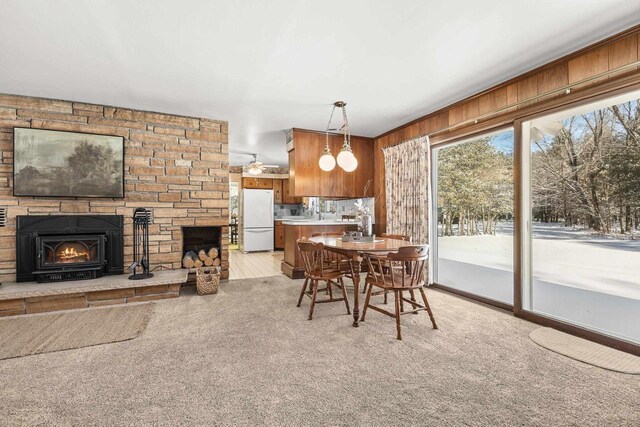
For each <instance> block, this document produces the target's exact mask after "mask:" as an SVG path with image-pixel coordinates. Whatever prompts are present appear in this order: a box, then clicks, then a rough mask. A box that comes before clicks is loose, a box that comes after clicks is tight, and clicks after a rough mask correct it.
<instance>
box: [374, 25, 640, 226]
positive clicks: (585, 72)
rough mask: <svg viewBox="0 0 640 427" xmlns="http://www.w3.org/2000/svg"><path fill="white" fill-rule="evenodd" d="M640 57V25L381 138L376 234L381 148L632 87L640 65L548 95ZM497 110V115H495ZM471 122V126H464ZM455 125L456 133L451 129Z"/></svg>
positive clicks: (466, 131) (382, 215)
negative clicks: (624, 87)
mask: <svg viewBox="0 0 640 427" xmlns="http://www.w3.org/2000/svg"><path fill="white" fill-rule="evenodd" d="M639 59H640V26H636V27H633V28H630V29H628V30H626V31H624V32H622V33H620V34H617V35H615V36H613V37H610V38H608V39H605V40H603V41H601V42H598V43H595V44H593V45H591V46H589V47H587V48H584V49H581V50H579V51H577V52H574V53H572V54H570V55H567V56H565V57H563V58H560V59H558V60H556V61H553V62H551V63H548V64H546V65H544V66H542V67H539V68H536V69H534V70H532V71H529V72H527V73H525V74H523V75H521V76H518V77H516V78H514V79H511V80H509V81H506V82H504V83H501V84H499V85H497V86H494V87H492V88H490V89H488V90H486V91H484V92H481V93H478V94H476V95H474V96H471V97H469V98H467V99H464V100H462V101H459V102H456V103H454V104H452V105H450V106H448V107H446V108H443V109H441V110H438V111H435V112H433V113H431V114H428V115H426V116H424V117H421V118H419V119H417V120H414V121H412V122H409V123H407V124H405V125H402V126H400V127H398V128H396V129H393V130H391V131H389V132H386V133H384V134H382V135H380V136H378V137H377V138H375V139H374V146H375V148H374V171H375V182H374V189H375V198H376V206H375V215H376V227H377V232H378V233H381V232H383V231H384V230H385V229H386V203H385V188H384V159H383V155H382V148H384V147H388V146H391V145H395V144H398V143H400V142H402V141H405V140H408V139H412V138H415V137H418V136H421V135H427V134H432V133H434V132H438V131H442V132H439V133H438V134H437V135H435V136H432V137H431V144H432V145H433V144H437V143H442V142H445V141H448V140H452V139H455V138H458V137H462V136H465V135H471V134H473V133H476V132H482V131H486V130H488V129H491V128H495V127H499V126H503V125H509V124H512V123H513V121H514V120H515V119H517V118H521V117H524V116H527V115H531V114H536V113H538V112H542V111H545V110H547V109H549V108H553V107H557V106H559V105H562V104H563V103H570V102H574V101H576V100H579V99H581V98H585V97H588V96H594V95H597V94H601V93H604V92H606V91H608V90H612V89H614V88H616V89H617V88H620V87H623V86H624V85H625V84H626V85H629V86H632V85H634V84H637V83H639V82H640V69H639V67H632V68H631V69H629V70H626V72H624V73H616V74H615V75H614V73H613V72H612V73H611V75H609V76H606V77H603V78H602V79H597V80H594V81H591V82H588V83H585V84H583V85H580V86H578V87H576V88H572V89H571V93H570V94H565V93H564V92H560V93H558V94H554V93H550V92H553V91H557V90H558V89H559V88H562V87H565V86H567V85H569V84H574V83H576V82H580V81H582V80H584V79H587V78H590V77H593V76H596V75H598V74H600V73H603V72H607V71H612V70H615V69H616V68H618V67H621V66H624V65H625V64H631V63H633V62H636V61H638V60H639ZM545 94H549V96H544V95H545ZM523 102H524V104H522V103H523ZM516 104H517V105H516ZM510 106H513V107H511V108H510ZM494 112H495V113H496V114H494V115H491V113H494ZM487 115H489V117H487ZM483 116H484V117H483ZM475 119H478V123H474V120H475ZM468 120H471V122H470V123H463V122H466V121H468ZM458 124H459V126H456V125H458ZM452 126H453V128H452V129H448V128H450V127H452ZM445 129H447V130H446V131H443V130H445Z"/></svg>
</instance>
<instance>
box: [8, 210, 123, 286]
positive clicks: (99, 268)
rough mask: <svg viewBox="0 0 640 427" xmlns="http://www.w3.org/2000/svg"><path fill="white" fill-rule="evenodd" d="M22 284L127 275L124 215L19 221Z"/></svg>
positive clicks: (18, 257) (20, 218)
mask: <svg viewBox="0 0 640 427" xmlns="http://www.w3.org/2000/svg"><path fill="white" fill-rule="evenodd" d="M16 224H17V233H16V248H17V253H16V261H17V262H16V268H17V273H16V278H17V281H18V282H26V281H32V280H37V281H38V282H57V281H64V280H82V279H93V278H97V277H101V276H103V275H105V274H123V273H124V242H123V234H122V229H123V217H122V216H121V215H50V216H49V215H47V216H18V217H17V218H16Z"/></svg>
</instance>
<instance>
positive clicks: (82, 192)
mask: <svg viewBox="0 0 640 427" xmlns="http://www.w3.org/2000/svg"><path fill="white" fill-rule="evenodd" d="M13 195H14V196H17V197H75V198H124V137H122V136H117V135H102V134H93V133H82V132H70V131H60V130H49V129H32V128H24V127H14V128H13Z"/></svg>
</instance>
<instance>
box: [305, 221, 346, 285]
mask: <svg viewBox="0 0 640 427" xmlns="http://www.w3.org/2000/svg"><path fill="white" fill-rule="evenodd" d="M342 236H344V231H336V232H318V233H313V234H312V235H311V237H335V238H336V239H339V238H342ZM324 259H325V262H326V263H327V265H328V266H329V267H332V268H335V269H337V270H340V271H342V272H343V273H344V275H345V276H346V277H348V278H350V279H353V277H351V269H350V268H349V261H348V260H346V259H344V258H343V257H341V256H340V255H339V254H337V253H335V252H329V251H326V250H325V251H324Z"/></svg>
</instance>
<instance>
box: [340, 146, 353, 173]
mask: <svg viewBox="0 0 640 427" xmlns="http://www.w3.org/2000/svg"><path fill="white" fill-rule="evenodd" d="M337 160H338V165H339V166H340V167H341V168H342V169H344V170H345V171H347V172H353V171H354V170H356V168H357V167H358V160H357V159H356V156H354V155H353V153H352V152H351V150H342V151H340V153H339V154H338V159H337Z"/></svg>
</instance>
